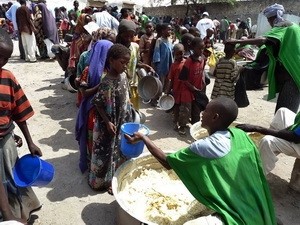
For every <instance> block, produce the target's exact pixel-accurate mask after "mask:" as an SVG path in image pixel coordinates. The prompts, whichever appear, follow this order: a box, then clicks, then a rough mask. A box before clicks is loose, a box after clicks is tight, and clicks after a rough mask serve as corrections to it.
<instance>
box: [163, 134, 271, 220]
mask: <svg viewBox="0 0 300 225" xmlns="http://www.w3.org/2000/svg"><path fill="white" fill-rule="evenodd" d="M229 131H230V133H231V151H230V152H229V153H228V154H227V155H225V156H224V157H221V158H217V159H209V158H203V157H201V156H199V155H197V154H195V153H193V152H192V151H191V150H190V149H189V148H185V149H182V150H180V151H178V152H176V153H173V154H170V155H168V156H167V161H168V163H169V164H170V166H171V167H172V168H173V169H174V171H175V172H176V173H177V175H178V176H179V177H180V179H181V180H182V182H183V183H184V184H185V186H186V187H187V188H188V190H189V191H190V192H191V193H192V195H193V196H194V197H195V198H196V199H197V200H198V201H199V202H201V203H202V204H204V205H205V206H207V207H209V208H211V209H213V210H215V211H216V212H218V213H219V215H220V216H221V217H222V220H223V222H224V223H225V224H228V225H242V224H245V225H246V224H247V225H262V224H263V225H275V224H276V219H275V212H274V207H273V202H272V198H271V194H270V190H269V187H268V183H267V181H266V178H265V176H264V173H263V170H262V166H261V161H260V156H259V153H258V151H257V149H256V147H255V144H254V143H253V142H252V141H251V139H250V138H249V137H248V135H247V134H246V133H245V132H243V131H242V130H239V129H237V128H230V129H229Z"/></svg>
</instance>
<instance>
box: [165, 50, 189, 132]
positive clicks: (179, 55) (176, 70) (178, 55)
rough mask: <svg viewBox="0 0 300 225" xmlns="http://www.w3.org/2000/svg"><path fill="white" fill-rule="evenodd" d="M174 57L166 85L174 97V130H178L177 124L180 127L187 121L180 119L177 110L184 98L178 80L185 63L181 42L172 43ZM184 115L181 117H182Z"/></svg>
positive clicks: (168, 91) (168, 92)
mask: <svg viewBox="0 0 300 225" xmlns="http://www.w3.org/2000/svg"><path fill="white" fill-rule="evenodd" d="M173 49H174V58H175V61H174V63H173V64H172V65H171V68H170V72H169V75H168V85H167V91H166V92H167V94H170V93H171V90H172V93H173V96H174V99H175V105H174V110H173V112H174V123H175V127H174V130H176V131H178V125H179V126H180V127H182V126H186V124H187V122H188V121H182V119H181V118H179V115H180V114H179V111H180V104H181V98H184V96H182V95H181V85H182V84H181V81H180V80H179V74H180V72H181V69H182V67H183V65H184V63H185V59H184V58H183V54H184V47H183V45H182V44H176V45H174V48H173ZM184 118H185V117H183V119H184Z"/></svg>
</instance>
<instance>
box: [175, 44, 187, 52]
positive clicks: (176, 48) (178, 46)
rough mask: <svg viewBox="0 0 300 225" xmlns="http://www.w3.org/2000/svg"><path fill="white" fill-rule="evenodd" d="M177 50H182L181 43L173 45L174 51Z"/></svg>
mask: <svg viewBox="0 0 300 225" xmlns="http://www.w3.org/2000/svg"><path fill="white" fill-rule="evenodd" d="M179 50H184V47H183V44H181V43H178V44H175V45H174V47H173V51H174V52H176V51H179Z"/></svg>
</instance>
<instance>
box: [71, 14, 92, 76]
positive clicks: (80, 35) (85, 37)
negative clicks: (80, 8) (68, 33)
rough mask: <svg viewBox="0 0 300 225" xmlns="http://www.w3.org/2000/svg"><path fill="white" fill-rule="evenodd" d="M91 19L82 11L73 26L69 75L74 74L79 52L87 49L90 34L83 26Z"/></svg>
mask: <svg viewBox="0 0 300 225" xmlns="http://www.w3.org/2000/svg"><path fill="white" fill-rule="evenodd" d="M91 21H92V18H91V16H89V15H88V14H85V13H82V14H81V15H80V16H79V17H78V19H77V23H76V26H75V28H74V33H73V38H72V42H71V46H70V58H69V65H68V71H69V73H70V74H69V75H75V74H76V68H77V63H78V60H79V57H80V55H81V53H83V52H84V51H86V50H87V48H88V45H89V43H90V35H89V34H88V32H87V31H86V30H85V29H84V26H85V25H86V24H88V23H89V22H91Z"/></svg>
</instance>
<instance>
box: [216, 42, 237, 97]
mask: <svg viewBox="0 0 300 225" xmlns="http://www.w3.org/2000/svg"><path fill="white" fill-rule="evenodd" d="M224 52H225V57H224V58H221V59H220V60H219V62H218V63H217V65H216V69H215V71H214V77H215V78H216V79H215V84H214V88H213V91H212V94H211V99H214V98H217V97H219V96H226V97H228V98H231V99H234V91H235V82H236V80H237V77H238V75H239V73H238V71H239V70H238V66H237V64H236V61H235V60H234V59H233V56H234V53H235V45H233V44H228V43H226V44H225V48H224Z"/></svg>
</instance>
